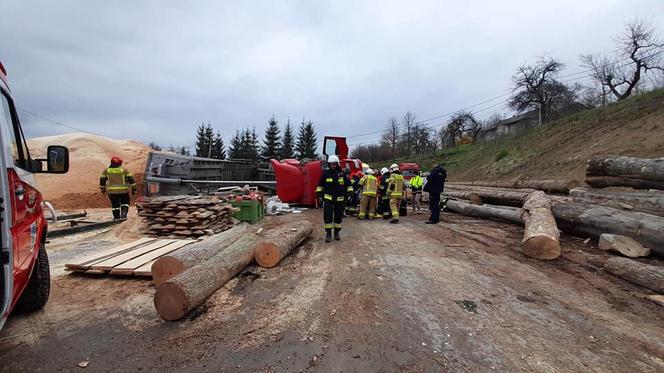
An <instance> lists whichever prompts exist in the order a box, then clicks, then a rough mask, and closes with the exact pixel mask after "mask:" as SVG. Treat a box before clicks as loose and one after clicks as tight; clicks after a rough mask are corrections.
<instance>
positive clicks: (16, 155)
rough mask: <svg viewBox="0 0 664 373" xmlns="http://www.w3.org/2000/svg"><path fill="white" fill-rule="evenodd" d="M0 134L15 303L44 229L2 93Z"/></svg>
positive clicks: (17, 132)
mask: <svg viewBox="0 0 664 373" xmlns="http://www.w3.org/2000/svg"><path fill="white" fill-rule="evenodd" d="M1 96H2V97H0V101H1V104H2V105H1V106H2V110H1V113H2V122H3V123H2V130H3V131H4V133H3V138H4V139H5V144H4V149H3V151H4V153H5V156H6V157H7V158H6V159H7V170H6V171H7V180H8V189H9V195H10V200H11V217H12V222H11V226H10V232H11V240H12V246H13V264H14V266H13V275H14V289H13V293H14V294H13V295H14V303H15V302H16V300H17V299H18V294H20V293H21V291H22V290H23V288H24V287H25V286H26V285H27V282H28V279H29V277H30V273H31V271H32V266H33V264H34V259H35V258H36V254H37V251H38V250H39V237H40V236H39V235H40V234H41V233H42V232H40V230H42V229H43V226H44V224H43V219H44V217H43V214H42V208H41V202H42V197H41V194H40V193H39V192H38V191H37V190H36V189H35V188H34V184H35V182H34V176H33V174H32V173H31V172H30V170H31V163H30V161H29V160H30V157H29V153H28V148H27V145H26V142H25V139H24V138H23V133H22V132H21V128H20V126H19V122H18V116H17V114H16V111H15V107H14V105H12V101H11V98H9V96H8V95H7V94H6V93H5V92H3V93H2V95H1Z"/></svg>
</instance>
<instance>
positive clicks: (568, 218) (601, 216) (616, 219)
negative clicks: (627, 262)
mask: <svg viewBox="0 0 664 373" xmlns="http://www.w3.org/2000/svg"><path fill="white" fill-rule="evenodd" d="M552 212H553V215H554V216H555V217H556V222H557V223H558V226H559V227H560V228H561V229H562V230H563V231H564V232H568V233H574V234H577V235H581V236H590V237H599V236H600V235H601V234H602V233H612V234H618V235H622V236H628V237H632V238H633V239H635V240H636V241H638V242H639V243H641V244H642V245H643V246H645V247H648V248H650V250H651V251H652V252H653V253H655V254H657V255H660V256H664V218H663V217H660V216H655V215H650V214H644V213H642V212H632V211H621V210H618V209H614V208H612V207H606V206H595V205H589V204H582V203H578V202H566V203H554V204H553V207H552Z"/></svg>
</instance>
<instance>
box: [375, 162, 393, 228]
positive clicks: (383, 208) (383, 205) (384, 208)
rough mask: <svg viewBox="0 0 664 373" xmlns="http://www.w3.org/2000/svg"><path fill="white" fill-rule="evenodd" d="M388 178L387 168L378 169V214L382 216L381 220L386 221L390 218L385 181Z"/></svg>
mask: <svg viewBox="0 0 664 373" xmlns="http://www.w3.org/2000/svg"><path fill="white" fill-rule="evenodd" d="M389 178H390V170H388V169H387V167H383V168H381V169H380V185H379V186H378V191H379V193H380V200H379V201H378V203H379V206H380V212H381V213H382V214H383V219H385V220H387V219H389V218H390V216H391V211H390V194H389V193H388V191H387V180H388V179H389Z"/></svg>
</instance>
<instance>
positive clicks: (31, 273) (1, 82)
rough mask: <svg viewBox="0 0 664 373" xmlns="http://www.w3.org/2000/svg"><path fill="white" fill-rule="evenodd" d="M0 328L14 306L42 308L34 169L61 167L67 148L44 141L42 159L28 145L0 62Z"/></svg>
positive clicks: (42, 229) (42, 253)
mask: <svg viewBox="0 0 664 373" xmlns="http://www.w3.org/2000/svg"><path fill="white" fill-rule="evenodd" d="M0 170H1V172H0V217H1V218H2V219H1V222H0V264H1V265H0V279H1V280H0V281H1V282H2V284H1V286H0V329H2V326H3V325H4V323H5V321H6V320H7V317H8V316H9V314H10V312H11V311H12V310H13V309H21V310H24V311H33V310H37V309H40V308H42V307H43V306H44V305H45V304H46V301H47V300H48V296H49V292H50V273H49V266H48V257H47V255H46V249H45V248H44V244H45V243H46V234H47V231H48V224H47V221H46V219H45V217H44V213H43V209H42V202H43V198H42V195H41V193H39V190H37V188H36V184H35V179H34V174H35V173H65V172H67V171H68V170H69V150H68V149H67V148H66V147H64V146H55V145H52V146H49V147H48V149H47V150H46V158H45V159H33V158H31V157H30V151H29V149H28V147H27V143H26V141H25V137H24V136H23V131H22V129H21V123H20V121H19V117H18V113H17V111H16V106H15V104H14V101H13V99H12V95H11V91H10V90H9V84H8V80H7V72H6V70H5V68H4V67H3V66H2V63H0Z"/></svg>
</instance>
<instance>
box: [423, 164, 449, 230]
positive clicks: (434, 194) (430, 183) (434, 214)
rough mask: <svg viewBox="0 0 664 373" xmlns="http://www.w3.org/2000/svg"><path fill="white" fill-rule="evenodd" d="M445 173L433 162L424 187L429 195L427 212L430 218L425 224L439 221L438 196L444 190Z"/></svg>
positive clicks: (441, 167)
mask: <svg viewBox="0 0 664 373" xmlns="http://www.w3.org/2000/svg"><path fill="white" fill-rule="evenodd" d="M446 179H447V171H446V170H445V168H444V167H443V166H442V165H441V164H440V163H439V162H434V163H433V168H432V169H431V171H429V176H427V183H426V185H424V191H425V192H428V193H429V210H430V211H431V217H429V220H427V221H426V223H427V224H438V222H439V221H440V194H441V193H443V190H444V189H445V180H446Z"/></svg>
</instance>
